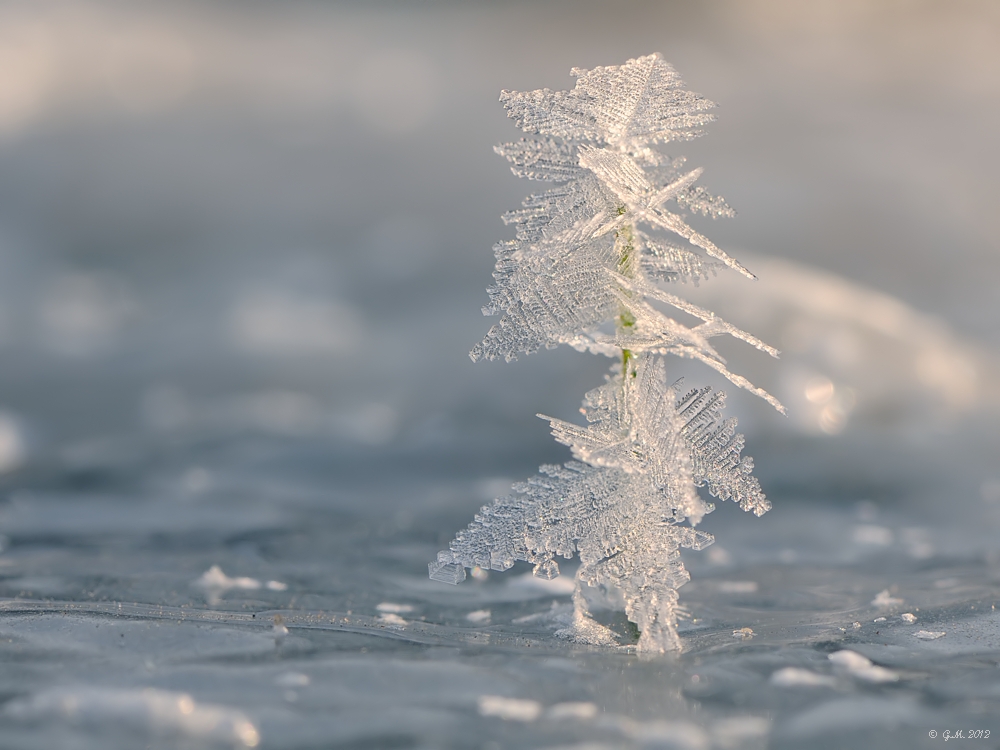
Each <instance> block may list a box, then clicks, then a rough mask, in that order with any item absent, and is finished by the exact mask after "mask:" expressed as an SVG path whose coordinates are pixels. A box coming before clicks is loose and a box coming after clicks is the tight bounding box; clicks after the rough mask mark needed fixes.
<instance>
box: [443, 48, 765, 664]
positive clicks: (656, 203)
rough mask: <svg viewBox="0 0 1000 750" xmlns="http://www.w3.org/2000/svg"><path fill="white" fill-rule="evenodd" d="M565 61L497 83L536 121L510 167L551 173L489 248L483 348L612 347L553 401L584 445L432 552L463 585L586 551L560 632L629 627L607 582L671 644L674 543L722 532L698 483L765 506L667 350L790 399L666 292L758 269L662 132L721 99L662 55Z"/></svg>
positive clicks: (607, 633) (548, 573)
mask: <svg viewBox="0 0 1000 750" xmlns="http://www.w3.org/2000/svg"><path fill="white" fill-rule="evenodd" d="M571 72H572V74H573V75H574V76H575V77H576V79H577V82H576V86H575V88H573V89H572V90H570V91H550V90H549V89H542V90H540V91H531V92H517V91H504V92H503V93H502V94H501V97H500V100H501V101H502V102H503V104H504V107H505V108H506V109H507V114H508V115H509V117H510V118H511V119H513V120H514V122H515V123H516V124H517V125H518V126H519V127H520V128H521V129H522V130H523V131H525V132H526V133H528V134H530V136H529V137H527V138H522V139H521V140H519V141H517V142H514V143H505V144H502V145H500V146H498V147H497V148H496V152H497V153H498V154H500V155H501V156H503V157H505V158H506V159H507V160H508V161H509V162H510V163H511V169H512V171H513V172H514V174H516V175H518V176H520V177H525V178H527V179H529V180H538V181H542V182H549V183H554V187H552V188H551V189H549V190H546V191H544V192H539V193H537V194H533V195H531V196H529V197H528V198H527V199H526V200H525V201H524V203H523V207H522V208H521V209H519V210H516V211H511V212H509V213H508V214H506V215H505V216H504V220H505V222H506V223H508V224H513V225H514V227H515V228H516V235H515V238H514V239H513V240H510V241H507V242H501V243H499V244H498V245H496V246H495V248H494V250H495V253H496V258H497V263H496V270H495V272H494V274H493V276H494V279H495V283H494V285H493V286H492V287H490V288H489V290H488V292H489V297H490V303H489V305H487V306H486V307H484V308H483V312H484V314H486V315H498V316H500V320H499V321H498V322H497V323H496V325H494V326H493V327H492V328H491V329H490V330H489V332H488V333H487V334H486V337H485V338H484V339H483V341H482V342H481V343H480V344H479V345H477V346H476V347H475V348H474V349H473V350H472V352H471V357H472V359H473V360H480V359H495V358H498V357H503V358H505V359H506V360H508V361H509V360H512V359H515V358H516V357H517V356H518V355H520V354H529V353H531V352H534V351H536V350H538V349H540V348H543V347H545V348H551V347H555V346H558V345H559V344H569V345H570V346H572V347H574V348H576V349H578V350H581V351H589V352H593V353H596V354H603V355H606V356H609V357H613V358H614V359H615V360H616V362H615V364H614V365H613V366H612V372H611V374H610V375H608V376H607V378H606V382H605V384H604V385H602V386H601V387H599V388H596V389H594V390H592V391H590V392H589V393H587V394H586V396H585V398H584V402H583V408H582V409H581V411H582V412H583V414H584V416H585V417H586V419H587V422H588V423H589V424H588V425H587V426H580V425H576V424H572V423H569V422H564V421H562V420H558V419H554V418H551V417H543V418H544V419H548V420H549V423H550V425H551V428H552V434H553V435H554V436H555V438H556V440H558V441H559V442H560V443H563V444H565V445H567V446H569V447H570V449H571V450H572V453H573V457H574V459H575V460H574V461H570V462H568V463H566V464H564V465H562V466H551V465H550V466H542V467H541V469H540V472H539V474H538V475H537V476H535V477H533V478H531V479H529V480H528V481H527V482H524V483H520V484H516V485H515V486H514V487H513V491H512V492H511V494H510V495H507V496H506V497H502V498H499V499H498V500H495V501H494V502H493V503H492V504H490V505H486V506H485V507H483V508H482V509H481V510H480V512H479V513H478V514H477V515H476V517H475V519H474V521H473V522H472V523H471V524H470V525H469V527H468V528H467V529H465V530H464V531H462V532H460V533H459V534H458V535H457V536H456V537H455V540H454V541H453V542H452V543H451V545H450V547H449V549H447V550H444V551H442V552H439V553H438V556H437V560H436V561H435V562H432V563H430V566H429V569H430V576H431V578H433V579H435V580H439V581H445V582H448V583H459V582H461V581H462V580H464V578H465V568H472V567H476V566H478V567H481V568H485V569H492V570H507V569H508V568H510V567H511V566H512V565H513V564H514V563H515V562H516V561H518V560H522V561H527V562H529V563H533V564H534V566H535V568H534V573H535V575H537V576H540V577H542V578H549V579H550V578H554V577H555V576H557V575H558V574H559V566H558V563H557V562H556V558H557V557H562V558H565V559H571V558H573V557H574V556H577V555H578V556H579V560H580V565H579V568H578V569H577V572H576V581H575V582H576V586H575V592H574V594H573V604H574V615H573V621H572V624H571V626H570V627H569V628H567V629H566V630H565V631H562V632H563V634H565V635H567V636H569V637H572V638H574V639H575V640H578V641H583V642H588V643H597V644H609V645H610V644H614V643H617V642H618V640H619V639H618V637H617V636H616V635H615V633H614V632H613V631H612V630H610V629H609V628H607V627H606V626H604V625H601V624H599V623H598V622H596V621H595V620H594V619H593V617H592V612H591V609H592V602H593V601H594V600H595V592H601V594H602V595H603V596H605V598H606V596H607V593H608V592H612V593H613V592H618V594H619V595H620V598H621V599H623V600H624V608H625V614H626V616H627V617H628V619H629V620H630V621H631V622H632V623H634V624H635V625H636V627H637V628H638V631H639V633H640V636H639V640H638V649H639V650H640V651H647V652H664V651H671V650H676V649H678V648H680V639H679V638H678V635H677V618H678V614H679V611H680V610H679V607H678V595H677V590H678V588H679V587H680V586H682V585H683V584H684V583H685V582H687V580H688V579H689V575H688V572H687V570H686V569H685V567H684V564H683V562H682V561H681V558H680V550H681V549H682V548H691V549H703V548H704V547H706V546H708V545H709V544H711V543H712V542H713V541H714V540H713V538H712V536H711V535H710V534H707V533H705V532H702V531H697V530H696V529H695V526H697V524H698V523H699V522H700V521H701V519H702V518H703V517H704V516H705V514H706V513H710V512H711V511H712V510H713V507H714V506H713V505H712V504H710V503H708V502H706V501H705V500H704V499H703V498H702V497H701V495H700V494H699V492H698V488H699V487H703V488H705V489H706V490H707V492H708V494H709V495H711V496H712V497H714V498H717V499H720V500H732V501H734V502H736V503H738V504H739V505H740V507H741V508H742V509H743V510H745V511H750V512H752V513H754V514H755V515H757V516H760V515H762V514H763V513H765V512H766V511H767V510H768V509H769V508H770V503H769V502H768V501H767V499H766V498H765V496H764V493H763V492H762V491H761V488H760V485H759V484H758V482H757V480H756V478H755V477H754V476H753V474H752V471H753V461H752V460H751V459H750V458H749V457H744V456H741V451H742V449H743V436H742V435H740V434H737V432H736V421H735V420H734V419H724V418H723V417H722V408H723V405H724V402H725V394H724V393H722V392H715V391H713V390H712V389H711V388H709V387H704V388H696V389H693V390H686V389H684V388H682V387H681V384H680V382H679V381H678V382H674V383H672V384H671V383H670V380H669V379H668V376H667V368H666V359H665V357H664V356H663V355H667V354H673V355H677V356H680V357H686V358H689V359H694V360H698V361H700V362H703V363H704V364H706V365H708V366H709V367H711V368H712V369H714V370H716V371H718V372H719V373H721V374H722V375H723V376H725V377H726V378H727V379H729V380H730V381H731V382H732V383H733V384H734V385H737V386H739V387H741V388H745V389H746V390H748V391H750V392H751V393H754V394H756V395H757V396H760V397H761V398H763V399H765V400H766V401H767V402H768V403H770V404H772V405H773V406H774V407H775V408H777V409H778V410H779V411H783V408H782V406H781V404H780V403H778V401H777V400H776V399H775V398H774V397H773V396H771V395H770V394H768V393H767V392H765V391H763V390H761V389H760V388H757V387H755V386H754V385H753V384H751V383H750V382H749V381H747V380H746V379H745V378H743V377H741V376H739V375H737V374H735V373H733V372H731V371H730V370H729V368H728V366H727V364H726V361H725V360H724V359H723V358H722V356H720V354H719V353H718V352H717V351H716V350H715V349H714V348H713V346H712V344H711V343H710V340H711V339H712V338H714V337H716V336H722V335H729V336H733V337H735V338H737V339H740V340H742V341H744V342H746V343H748V344H750V345H752V346H754V347H756V348H757V349H760V350H762V351H764V352H767V353H769V354H771V355H772V356H777V352H776V351H775V350H774V349H773V348H771V347H770V346H768V345H766V344H765V343H763V342H762V341H759V340H758V339H757V338H755V337H754V336H752V335H750V334H749V333H746V332H744V331H741V330H740V329H738V328H736V327H734V326H732V325H730V324H729V323H727V322H725V321H724V320H722V319H721V318H719V317H718V316H716V315H715V314H714V313H712V312H711V311H709V310H704V309H702V308H700V307H698V306H696V305H693V304H691V303H689V302H687V301H685V300H684V299H682V298H681V297H679V296H677V295H676V294H674V293H673V292H672V291H669V290H670V288H671V287H672V286H675V285H678V284H681V283H686V282H692V283H698V281H699V280H700V279H703V278H707V277H709V276H710V275H714V274H715V273H716V272H718V271H720V270H723V269H725V268H729V269H732V270H733V271H735V272H737V273H741V274H743V275H744V276H747V277H749V278H751V279H752V278H753V275H752V274H751V273H750V272H749V271H747V270H746V269H745V268H744V267H743V266H742V265H740V264H739V263H738V262H737V261H736V260H735V259H734V258H731V257H730V256H729V255H727V254H726V253H725V252H723V251H722V250H721V249H720V248H718V247H716V245H714V244H713V243H712V242H711V241H710V240H709V239H708V238H707V237H705V236H704V235H702V234H700V233H699V232H697V231H696V230H695V229H693V228H692V227H691V226H690V225H689V224H688V223H687V222H686V221H685V214H690V213H699V214H702V215H705V216H710V217H712V218H717V217H722V216H731V215H732V214H733V211H732V209H731V208H730V207H729V206H728V205H727V204H726V202H725V201H724V200H723V199H722V198H721V197H718V196H714V195H712V194H711V193H709V192H708V191H707V190H706V189H705V188H703V187H701V186H700V185H697V184H696V182H697V180H698V178H699V177H700V176H701V172H702V170H701V169H694V170H686V169H685V166H684V164H685V162H684V159H683V158H671V157H669V156H667V155H666V154H665V153H664V152H663V151H661V150H660V149H659V148H657V146H660V145H661V144H666V143H669V142H672V141H683V140H689V139H691V138H695V137H697V136H699V135H701V134H702V130H701V128H702V127H703V126H704V125H706V124H708V123H709V122H711V121H712V120H713V119H714V115H713V114H712V113H711V112H710V110H711V109H712V107H714V106H715V105H714V104H713V103H712V102H710V101H708V100H707V99H705V98H703V97H701V96H699V95H698V94H695V93H693V92H690V91H687V90H686V89H685V88H684V84H683V82H682V81H681V80H680V78H679V76H678V75H677V73H676V72H675V71H674V69H673V68H672V67H671V66H670V65H669V64H668V63H666V62H665V61H664V60H663V58H662V57H660V55H658V54H655V55H650V56H648V57H640V58H637V59H635V60H629V61H628V62H626V63H625V64H624V65H620V66H609V67H599V68H594V69H593V70H589V71H588V70H580V69H574V70H573V71H571ZM671 310H673V311H678V312H680V313H683V314H684V316H686V318H685V319H688V320H690V319H693V320H694V321H696V322H695V323H694V324H690V325H689V324H686V323H684V322H681V321H679V320H677V319H675V318H674V317H672V314H676V313H670V312H668V311H671ZM539 416H542V415H539Z"/></svg>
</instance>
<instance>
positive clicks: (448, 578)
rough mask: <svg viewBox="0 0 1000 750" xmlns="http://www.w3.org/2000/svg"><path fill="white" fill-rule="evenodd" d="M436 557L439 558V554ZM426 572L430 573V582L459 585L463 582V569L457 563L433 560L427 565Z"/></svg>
mask: <svg viewBox="0 0 1000 750" xmlns="http://www.w3.org/2000/svg"><path fill="white" fill-rule="evenodd" d="M438 556H439V557H440V554H439V555H438ZM427 572H428V573H430V577H431V580H432V581H441V582H442V583H451V584H459V583H461V582H462V581H464V580H465V568H464V567H463V566H462V565H459V564H457V563H450V562H442V561H441V560H435V561H434V562H431V563H427Z"/></svg>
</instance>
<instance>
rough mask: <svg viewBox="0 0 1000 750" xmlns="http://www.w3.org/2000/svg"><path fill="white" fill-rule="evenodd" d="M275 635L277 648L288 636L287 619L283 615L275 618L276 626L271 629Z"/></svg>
mask: <svg viewBox="0 0 1000 750" xmlns="http://www.w3.org/2000/svg"><path fill="white" fill-rule="evenodd" d="M271 631H272V632H273V633H274V643H275V645H276V646H280V645H281V643H282V642H283V641H284V640H285V636H287V635H288V626H286V625H285V618H284V617H282V616H281V615H275V616H274V626H273V627H272V628H271Z"/></svg>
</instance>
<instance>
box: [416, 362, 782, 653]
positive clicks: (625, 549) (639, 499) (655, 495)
mask: <svg viewBox="0 0 1000 750" xmlns="http://www.w3.org/2000/svg"><path fill="white" fill-rule="evenodd" d="M678 385H679V384H677V383H675V384H674V385H668V384H667V379H666V372H665V368H664V363H663V359H662V358H660V357H656V358H650V359H640V360H638V361H637V362H636V364H635V366H634V367H630V368H628V370H626V371H625V372H624V373H623V372H622V371H621V370H620V369H619V368H617V367H616V372H615V374H614V375H611V376H609V377H608V379H607V382H606V383H605V385H603V386H601V387H600V388H597V389H595V390H593V391H591V392H590V393H588V394H587V396H586V398H585V400H584V409H583V411H584V413H585V415H586V417H587V420H588V421H589V422H590V424H589V425H588V426H587V427H582V426H579V425H574V424H571V423H568V422H563V421H561V420H557V419H551V418H548V419H549V421H550V423H551V425H552V433H553V435H554V436H555V437H556V439H557V440H559V441H560V442H562V443H564V444H566V445H568V446H570V448H571V449H572V451H573V455H574V456H575V457H576V458H577V459H578V460H576V461H570V462H568V463H566V464H564V465H563V466H552V465H548V466H543V467H541V470H540V472H539V474H538V475H537V476H535V477H532V478H531V479H529V480H528V481H527V482H523V483H520V484H516V485H515V486H514V488H513V492H512V493H511V494H510V495H507V496H505V497H502V498H499V499H497V500H495V501H494V502H493V503H492V504H490V505H486V506H484V507H483V508H482V509H481V510H480V511H479V513H478V514H476V516H475V519H474V520H473V522H472V523H471V524H470V525H469V527H468V528H467V529H465V530H464V531H461V532H459V534H458V535H457V536H456V538H455V540H454V541H453V542H452V543H451V546H450V548H449V549H448V550H444V551H442V552H439V553H438V556H437V560H436V561H435V562H432V563H431V564H430V566H429V570H430V574H431V578H434V579H435V580H439V581H444V582H446V583H459V582H460V581H462V580H463V579H464V578H465V568H466V567H469V568H471V567H474V566H480V567H482V568H489V569H492V570H507V569H508V568H510V567H511V566H512V565H513V564H514V563H515V562H516V561H518V560H522V561H527V562H530V563H533V564H534V566H535V571H534V572H535V575H537V576H540V577H542V578H554V577H555V576H556V575H558V574H559V566H558V563H557V562H556V559H555V558H557V557H563V558H565V559H570V558H572V557H573V556H575V555H579V558H580V567H579V569H578V570H577V573H576V590H575V593H574V595H573V603H574V624H573V627H572V629H571V630H572V633H571V634H572V635H573V636H574V637H575V638H576V639H577V640H584V641H586V642H595V641H596V642H598V643H608V642H609V641H610V639H611V633H610V631H608V630H607V629H606V628H604V627H603V626H600V625H598V624H597V623H596V622H594V621H593V619H592V618H591V615H590V611H589V608H588V606H587V596H586V594H587V588H588V587H596V588H606V589H613V590H617V591H620V592H621V594H622V596H623V598H624V602H625V614H626V615H627V617H628V619H629V620H630V621H632V622H633V623H635V625H636V626H637V627H638V629H639V632H640V634H641V635H640V638H639V644H638V647H639V649H640V650H643V651H653V652H662V651H670V650H675V649H677V648H679V646H680V641H679V640H678V637H677V627H676V621H677V589H678V588H679V587H680V586H682V585H683V584H684V583H686V582H687V581H688V580H689V577H690V576H689V575H688V572H687V570H686V569H685V567H684V564H683V562H682V561H681V558H680V550H681V549H682V548H690V549H696V550H698V549H704V548H705V547H707V546H708V545H710V544H711V543H712V542H713V541H714V540H713V538H712V536H711V535H710V534H706V533H705V532H702V531H697V530H696V529H695V528H693V526H694V525H695V524H697V523H698V522H699V521H700V520H701V519H702V517H703V516H704V515H705V514H706V513H709V512H711V511H712V509H713V506H712V505H710V504H708V503H706V502H704V501H703V500H702V498H701V497H700V496H699V495H698V492H697V489H696V488H697V487H699V486H706V487H707V488H708V491H709V492H710V493H711V494H712V495H713V496H714V497H716V498H719V499H723V500H733V501H735V502H737V503H739V504H740V506H741V507H742V508H743V509H744V510H748V511H752V512H753V513H755V514H756V515H761V514H762V513H764V512H765V511H767V510H768V508H769V507H770V504H769V503H768V501H767V499H766V498H765V497H764V494H763V493H762V492H761V490H760V485H759V484H758V483H757V480H756V479H755V478H754V477H753V475H752V474H751V471H752V469H753V463H752V461H751V460H750V459H749V458H743V457H741V455H740V452H741V450H742V448H743V436H742V435H739V434H737V433H736V429H735V428H736V424H735V420H732V419H728V420H723V419H721V410H722V406H723V403H724V400H725V396H724V394H722V393H716V392H713V391H712V390H711V389H710V388H703V389H700V390H694V391H689V392H686V393H684V394H682V395H678Z"/></svg>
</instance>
